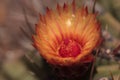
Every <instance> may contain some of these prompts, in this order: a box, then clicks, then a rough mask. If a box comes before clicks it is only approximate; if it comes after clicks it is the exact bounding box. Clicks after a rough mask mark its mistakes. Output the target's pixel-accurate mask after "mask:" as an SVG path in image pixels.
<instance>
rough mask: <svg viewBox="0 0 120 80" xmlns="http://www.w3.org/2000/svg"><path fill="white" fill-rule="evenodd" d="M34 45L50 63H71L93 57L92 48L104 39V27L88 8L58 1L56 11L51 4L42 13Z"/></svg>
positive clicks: (63, 64)
mask: <svg viewBox="0 0 120 80" xmlns="http://www.w3.org/2000/svg"><path fill="white" fill-rule="evenodd" d="M33 39H34V46H35V47H36V48H37V49H38V51H39V52H40V55H41V56H42V57H43V58H45V59H46V60H47V62H48V63H50V64H54V65H61V66H68V65H72V64H77V63H82V61H83V59H84V58H86V57H87V58H86V59H91V56H92V54H91V52H92V51H93V49H95V48H96V47H97V46H98V45H99V43H100V41H101V30H100V25H99V22H98V21H97V20H96V14H93V13H88V11H87V8H82V9H80V8H76V7H75V4H74V2H73V4H72V5H66V4H65V5H64V6H63V7H61V6H59V5H57V8H56V10H55V11H53V10H50V9H49V8H47V11H46V14H45V15H40V21H39V22H38V24H37V25H36V35H34V36H33Z"/></svg>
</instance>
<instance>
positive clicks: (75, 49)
mask: <svg viewBox="0 0 120 80" xmlns="http://www.w3.org/2000/svg"><path fill="white" fill-rule="evenodd" d="M80 52H81V46H80V44H79V43H78V42H77V41H75V40H71V39H65V40H63V42H62V44H61V45H60V48H59V55H60V56H61V57H76V56H77V55H79V54H80Z"/></svg>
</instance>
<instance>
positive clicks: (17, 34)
mask: <svg viewBox="0 0 120 80" xmlns="http://www.w3.org/2000/svg"><path fill="white" fill-rule="evenodd" d="M71 1H72V0H0V80H47V79H46V73H47V72H48V71H49V70H47V68H46V67H45V66H44V65H43V64H45V63H44V60H42V59H41V57H40V56H39V53H38V52H37V51H36V50H35V49H34V47H33V46H32V41H31V35H32V34H34V28H35V24H36V23H37V22H38V20H39V13H41V14H45V9H46V7H49V8H52V9H55V7H56V4H57V3H59V4H60V5H61V6H62V5H63V4H64V2H66V3H71ZM93 1H94V0H76V5H77V6H78V7H81V6H83V5H86V6H88V8H89V12H91V11H92V9H93V4H94V3H93ZM96 1H97V2H96V5H95V11H96V12H98V19H99V20H100V22H101V27H102V35H103V38H104V39H103V40H104V42H103V44H102V45H101V49H100V54H99V55H98V57H97V61H96V67H97V74H96V75H95V77H94V80H112V76H113V77H114V80H120V0H96ZM35 72H36V73H39V75H38V74H36V73H35Z"/></svg>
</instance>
